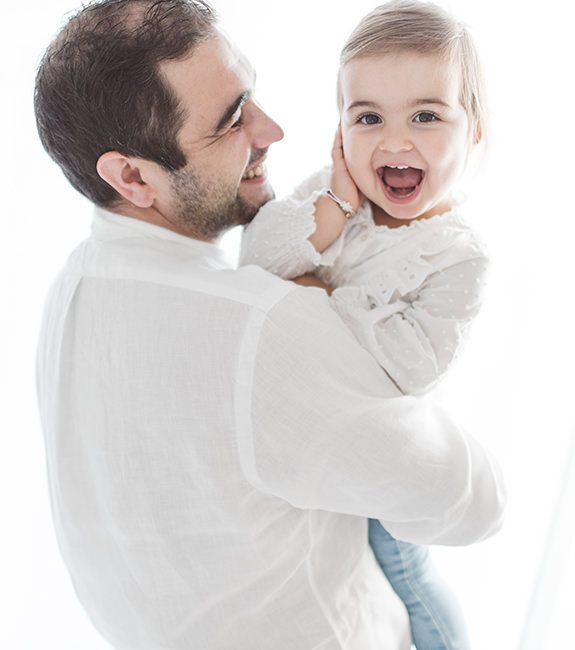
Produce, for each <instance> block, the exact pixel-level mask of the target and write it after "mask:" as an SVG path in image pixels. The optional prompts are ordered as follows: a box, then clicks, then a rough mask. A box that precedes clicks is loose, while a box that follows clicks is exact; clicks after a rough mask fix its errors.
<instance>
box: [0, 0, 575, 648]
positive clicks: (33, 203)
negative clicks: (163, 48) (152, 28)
mask: <svg viewBox="0 0 575 650" xmlns="http://www.w3.org/2000/svg"><path fill="white" fill-rule="evenodd" d="M441 4H443V6H447V7H450V8H451V9H452V10H453V11H454V13H455V14H456V15H457V16H458V17H459V18H461V19H463V20H464V21H465V22H466V23H467V24H468V25H469V26H470V28H471V31H472V33H473V34H474V36H475V39H476V41H477V44H478V46H479V50H480V53H481V55H482V59H483V62H484V67H485V72H486V77H487V83H488V90H489V98H490V107H491V122H492V124H491V132H490V138H489V147H488V151H487V155H486V156H485V158H484V160H483V163H482V167H481V168H480V171H479V172H478V173H477V174H475V176H474V178H473V179H472V182H470V183H468V184H467V192H466V193H467V194H468V196H469V199H468V202H467V207H466V214H467V215H468V217H469V219H470V221H472V222H473V223H474V225H475V227H476V228H477V229H478V230H479V231H480V233H481V234H482V236H483V238H484V239H485V240H486V241H487V243H488V246H489V248H490V250H491V253H492V257H493V265H492V271H491V280H490V283H489V285H488V292H487V302H486V304H485V307H484V310H483V312H482V313H481V315H480V317H479V319H478V321H477V323H476V326H475V327H474V329H473V331H472V336H471V339H470V342H469V345H468V347H467V348H466V351H465V353H464V354H463V356H462V358H461V359H460V361H459V363H458V364H457V366H456V367H455V368H454V369H453V371H452V373H451V375H450V377H449V378H448V379H447V381H446V382H445V383H444V384H443V386H442V387H441V389H440V391H439V392H440V395H439V397H440V398H441V399H443V400H445V401H446V403H447V404H448V406H449V408H450V409H452V410H453V411H454V412H455V413H457V414H458V415H459V417H460V418H461V420H462V421H463V422H464V423H465V425H466V426H467V427H468V428H469V429H470V430H471V431H472V432H473V433H474V434H475V435H476V436H478V437H479V438H480V439H482V440H483V441H484V442H485V444H487V445H488V446H490V447H491V448H492V449H493V450H494V451H495V453H496V454H497V456H498V457H499V459H500V460H501V462H502V464H503V466H504V468H505V472H506V476H507V482H508V488H509V506H508V518H507V523H506V526H505V528H504V530H503V532H501V533H500V534H499V535H498V536H496V537H495V538H494V539H491V540H489V541H487V542H485V543H483V544H480V545H477V546H475V547H469V548H463V549H437V550H436V551H435V555H436V558H437V562H438V563H439V564H440V565H441V568H442V571H443V573H444V575H445V576H446V577H447V578H448V580H449V581H450V582H451V583H452V585H453V587H454V589H455V590H456V591H457V593H458V594H459V597H460V599H461V601H462V603H463V606H464V609H465V611H466V613H467V617H468V620H469V626H470V630H471V634H472V637H473V639H474V646H473V647H474V648H475V650H499V649H501V650H508V649H510V648H518V647H519V641H520V637H521V634H522V630H523V629H524V625H525V621H526V620H527V617H528V606H529V601H530V598H531V596H532V592H533V586H534V584H535V581H536V576H537V572H538V568H539V566H540V562H541V559H542V558H543V557H544V550H545V549H546V548H549V545H548V542H547V534H548V529H549V525H550V523H551V521H552V519H553V509H554V507H555V502H556V498H557V495H558V493H559V490H560V485H561V473H562V471H563V468H564V466H565V461H566V453H567V450H568V448H569V440H570V437H571V436H572V431H573V429H574V426H573V425H574V423H575V415H574V413H573V408H572V404H573V401H574V398H575V395H574V394H573V373H572V364H573V362H574V360H575V354H574V352H575V345H574V344H573V332H574V331H575V318H574V310H573V308H572V303H573V294H574V292H573V287H572V278H573V277H574V274H573V260H574V258H575V253H574V242H575V238H574V235H575V225H574V223H573V218H574V214H573V188H574V184H575V182H574V180H572V175H573V160H572V158H573V155H574V144H575V142H574V137H573V131H574V128H575V127H574V117H575V114H574V113H573V108H572V105H571V104H570V103H569V100H570V99H571V89H572V86H573V72H572V69H571V66H572V63H573V62H574V60H575V56H574V51H573V45H572V41H573V35H572V30H571V24H572V20H570V16H569V11H568V7H569V4H570V3H568V2H560V1H558V0H549V1H547V2H545V3H541V2H537V3H535V2H532V3H530V2H524V1H522V2H520V1H515V0H512V1H508V2H503V1H502V0H482V1H481V2H479V1H477V0H456V1H455V0H454V1H453V2H451V3H449V4H447V3H445V2H442V3H441ZM77 6H78V4H77V3H76V2H75V1H73V0H70V1H66V0H49V2H42V1H41V0H32V1H30V2H28V3H26V4H23V5H22V6H20V5H18V7H17V8H16V7H15V6H14V5H12V6H10V8H9V9H8V12H7V14H6V9H4V11H3V21H2V23H3V30H2V31H3V33H2V38H1V39H0V47H1V48H2V52H1V54H2V59H1V60H2V97H3V99H2V102H0V111H1V124H2V127H3V134H4V143H5V145H4V147H3V156H2V157H1V165H2V167H1V174H2V180H3V184H2V193H1V197H2V210H1V214H2V222H1V232H2V237H1V238H0V264H1V270H0V271H1V272H0V282H2V287H1V294H0V295H1V296H2V299H3V305H2V311H1V312H0V323H1V327H2V331H1V337H0V346H1V349H0V352H1V356H0V359H1V363H0V388H1V395H2V407H1V409H0V419H1V421H0V430H1V438H0V439H1V442H2V449H1V450H0V480H1V487H0V513H1V518H2V519H1V521H2V536H1V538H0V540H1V546H0V548H1V552H0V576H1V578H0V585H1V586H0V596H1V598H2V603H0V605H1V610H2V619H3V620H2V623H1V625H0V647H2V648H6V650H40V649H41V650H52V649H57V650H105V649H106V648H109V646H108V645H107V644H106V643H105V642H104V641H103V640H102V639H101V638H100V637H99V636H98V635H97V634H96V632H95V631H94V630H93V629H92V627H91V624H90V622H89V621H88V619H87V617H86V615H85V614H84V613H83V611H82V610H81V608H80V606H79V605H78V603H77V601H76V598H75V596H74V593H73V590H72V587H71V585H70V582H69V579H68V576H67V573H66V571H65V568H64V566H63V564H62V562H61V560H60V557H59V554H58V550H57V547H56V543H55V539H54V534H53V532H52V526H51V521H50V511H49V502H48V497H47V491H46V484H45V467H44V457H43V446H42V445H43V443H42V436H41V431H40V428H39V423H38V418H37V413H36V402H35V392H34V391H35V387H34V353H35V345H36V336H37V332H38V326H39V320H40V316H41V308H42V302H43V298H44V295H45V292H46V290H47V287H48V285H49V282H50V281H51V279H52V277H53V276H54V275H55V273H56V272H57V270H58V269H59V267H60V266H61V265H62V263H63V261H64V259H65V257H66V255H67V254H68V252H69V251H70V250H71V248H72V247H73V246H74V245H75V244H76V243H77V242H78V241H79V240H80V239H82V238H84V237H85V236H86V234H87V233H88V230H89V223H90V213H91V209H90V206H89V204H88V203H87V201H86V200H84V199H83V198H82V197H80V196H79V195H77V194H76V193H75V192H74V191H73V190H72V189H71V188H70V187H69V186H68V184H67V182H66V181H65V179H64V177H63V176H62V174H61V173H60V171H59V170H58V169H57V167H56V166H55V165H54V164H53V163H52V162H51V161H50V160H49V158H48V157H47V155H46V154H45V153H44V151H43V150H42V148H41V146H40V144H39V142H38V140H37V137H36V130H35V124H34V118H33V111H32V94H33V80H34V72H35V68H36V66H37V63H38V61H39V57H40V55H41V52H42V50H43V48H44V47H45V46H46V45H47V44H48V42H49V41H50V39H51V38H52V36H53V34H54V33H55V31H56V30H57V28H58V27H59V26H60V24H61V22H62V20H63V17H64V14H65V13H66V12H68V11H71V10H73V9H75V8H76V7H77ZM215 6H216V7H217V8H218V9H219V12H220V15H221V17H222V19H223V22H224V25H225V28H226V30H227V31H228V33H230V34H231V35H232V36H233V38H234V40H235V41H236V42H237V43H238V44H239V46H240V47H241V48H242V49H243V50H244V51H245V52H246V54H247V55H248V56H249V58H250V59H251V61H252V63H253V65H254V66H255V68H256V69H257V72H258V86H257V97H258V99H259V101H260V103H262V104H263V106H264V108H265V109H266V110H267V111H268V112H269V113H270V114H271V115H272V116H273V117H274V118H275V119H276V120H277V121H278V122H279V123H280V124H281V125H282V127H283V128H284V130H285V133H286V136H285V139H284V141H283V142H281V143H279V144H277V145H274V146H273V147H272V149H271V153H270V163H269V169H270V174H271V178H272V181H273V183H274V185H275V187H276V190H277V193H278V195H282V194H285V193H286V192H288V191H289V190H290V189H291V188H292V187H293V186H294V185H295V183H296V182H297V181H299V180H300V179H302V178H303V177H305V176H306V175H307V174H309V173H310V172H312V171H313V170H314V169H316V168H317V167H319V166H322V165H323V164H325V163H326V162H327V161H328V159H329V158H328V154H329V149H330V143H331V138H332V134H333V131H334V129H335V126H336V123H337V113H336V104H335V76H336V70H337V60H338V52H339V49H340V47H341V45H342V44H343V42H344V41H345V39H346V37H347V35H348V34H349V32H350V31H351V29H352V28H353V27H354V26H355V24H356V23H357V21H358V20H359V18H360V17H361V16H362V15H364V14H365V13H366V12H367V11H369V10H370V9H372V8H373V6H374V2H373V0H353V2H348V3H343V2H333V1H327V0H320V1H312V0H290V1H289V2H276V1H275V0H268V1H265V0H242V1H238V2H234V1H233V0H219V1H218V2H216V3H215ZM225 243H226V246H227V247H228V248H229V250H230V251H231V254H232V255H233V254H234V246H236V244H237V233H232V234H231V235H230V236H229V237H227V238H226V240H225ZM570 511H571V512H574V513H575V503H571V504H570ZM555 523H556V524H557V522H555ZM559 523H560V529H561V540H562V541H563V544H562V545H560V547H561V549H562V551H561V553H562V554H561V553H559V554H557V553H555V552H554V554H553V556H552V557H550V556H548V557H547V560H549V561H550V562H552V563H553V562H556V566H555V568H556V569H557V567H558V568H559V571H555V574H556V577H554V578H553V582H552V586H551V591H552V592H553V593H555V594H556V601H553V600H550V599H549V598H548V596H549V594H548V593H547V592H546V593H545V599H544V600H545V602H547V603H548V604H550V605H553V607H552V608H551V613H550V616H551V617H552V618H551V619H550V620H549V623H550V626H549V633H548V634H547V635H546V636H545V632H546V630H545V625H543V626H541V625H540V623H539V620H538V619H537V612H535V613H533V614H532V615H530V616H529V618H530V620H533V621H535V622H536V624H537V627H538V632H539V633H540V634H541V635H542V636H541V640H540V641H539V642H538V644H537V645H536V646H535V650H548V649H549V650H550V649H551V648H553V649H555V648H570V647H573V645H572V643H573V642H572V639H571V638H570V637H568V636H567V632H568V623H569V619H570V616H572V614H573V611H569V608H570V605H569V603H570V602H573V601H575V598H574V597H573V591H572V587H571V585H572V584H573V582H574V581H575V567H574V566H573V565H574V560H573V543H572V541H570V540H573V537H574V524H573V521H572V520H569V519H565V518H564V519H562V520H561V521H560V522H559ZM569 549H570V550H569ZM569 553H570V557H571V562H570V563H568V562H567V556H568V555H569ZM571 609H572V608H571ZM523 647H524V648H526V647H527V645H525V646H523ZM190 650H192V649H190ZM193 650H204V649H193ZM206 650H209V649H206ZM270 650H273V649H270ZM302 650H306V649H304V648H302Z"/></svg>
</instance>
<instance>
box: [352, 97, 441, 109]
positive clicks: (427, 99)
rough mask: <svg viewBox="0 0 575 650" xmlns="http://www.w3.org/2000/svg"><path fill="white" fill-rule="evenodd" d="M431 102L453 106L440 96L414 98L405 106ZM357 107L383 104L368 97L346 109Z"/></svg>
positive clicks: (372, 106) (377, 107) (378, 106)
mask: <svg viewBox="0 0 575 650" xmlns="http://www.w3.org/2000/svg"><path fill="white" fill-rule="evenodd" d="M429 104H435V105H437V106H443V107H444V108H451V104H449V103H448V102H446V101H445V100H443V99H441V98H439V97H422V98H421V99H414V100H413V101H409V102H407V103H406V104H405V108H414V107H416V106H423V105H429ZM355 108H373V109H378V110H381V106H380V105H379V104H378V103H377V102H374V101H370V100H368V99H359V100H357V101H355V102H352V103H351V104H350V105H349V106H348V107H347V108H346V109H345V110H346V111H352V110H353V109H355Z"/></svg>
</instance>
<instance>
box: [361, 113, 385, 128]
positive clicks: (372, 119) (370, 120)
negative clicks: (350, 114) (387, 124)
mask: <svg viewBox="0 0 575 650" xmlns="http://www.w3.org/2000/svg"><path fill="white" fill-rule="evenodd" d="M357 121H358V122H360V123H361V124H365V125H366V126H372V125H373V124H380V123H381V118H380V117H379V115H376V114H375V113H365V114H364V115H360V116H359V117H358V118H357Z"/></svg>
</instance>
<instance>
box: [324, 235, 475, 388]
mask: <svg viewBox="0 0 575 650" xmlns="http://www.w3.org/2000/svg"><path fill="white" fill-rule="evenodd" d="M382 259H385V258H382ZM487 267H488V258H487V255H486V253H485V250H484V248H483V246H482V245H481V244H480V243H479V242H478V241H477V239H476V238H475V237H474V236H473V235H472V233H470V231H467V230H463V231H460V232H459V233H457V234H456V236H455V238H454V240H453V241H452V242H451V243H450V245H449V246H448V247H447V248H446V249H445V250H441V251H440V252H438V253H434V254H429V255H425V256H422V255H420V254H419V253H418V254H417V255H416V257H415V259H412V260H409V259H407V260H404V261H403V262H402V260H400V259H399V260H396V259H393V258H392V259H390V260H389V261H388V262H387V263H384V264H382V265H381V269H380V270H379V272H378V273H377V274H376V275H375V276H374V277H372V278H371V279H370V280H369V281H366V282H365V283H364V284H361V285H360V286H344V287H341V288H338V289H336V290H335V291H334V292H333V294H332V306H333V307H334V309H335V310H336V311H337V312H338V313H339V314H340V316H341V318H342V319H343V320H344V321H345V323H346V324H347V325H348V327H349V328H350V329H351V330H352V331H353V332H354V334H355V336H356V338H357V339H358V341H359V342H360V343H361V345H362V346H363V347H365V348H366V349H367V350H369V352H370V353H371V354H372V355H373V356H374V357H375V359H376V360H377V362H378V363H379V364H380V366H381V367H382V368H383V369H384V370H385V371H386V372H387V373H388V375H389V376H390V377H391V378H392V379H393V381H394V382H395V383H396V385H397V386H398V388H399V389H400V390H401V391H402V392H403V393H405V394H419V393H423V392H425V391H427V390H429V389H430V388H431V387H432V386H433V385H434V384H435V383H437V381H439V380H440V379H441V377H442V376H443V375H444V374H445V373H446V371H447V370H448V368H449V366H450V365H451V363H452V362H453V360H454V359H455V358H456V356H457V353H458V351H459V350H460V348H461V346H462V343H463V341H464V338H465V334H466V331H467V329H468V326H469V325H470V323H471V322H472V320H473V319H474V318H475V316H476V315H477V314H478V312H479V310H480V307H481V302H482V295H483V287H484V280H485V275H486V271H487ZM410 278H411V279H412V280H410Z"/></svg>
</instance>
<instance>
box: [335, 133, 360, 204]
mask: <svg viewBox="0 0 575 650" xmlns="http://www.w3.org/2000/svg"><path fill="white" fill-rule="evenodd" d="M331 159H332V161H333V169H332V173H331V182H330V189H331V191H332V192H333V193H334V194H335V195H336V196H337V197H338V198H339V199H342V200H343V201H347V202H348V203H351V205H352V207H353V209H354V210H359V208H360V207H361V204H362V203H363V201H364V197H363V195H362V194H361V192H360V191H359V190H358V189H357V185H356V184H355V182H354V180H353V178H352V177H351V174H350V173H349V170H348V168H347V164H346V162H345V158H344V155H343V137H342V134H341V125H340V126H338V127H337V131H336V133H335V138H334V141H333V147H332V150H331Z"/></svg>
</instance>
